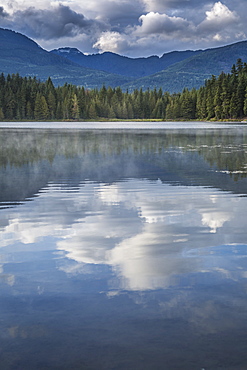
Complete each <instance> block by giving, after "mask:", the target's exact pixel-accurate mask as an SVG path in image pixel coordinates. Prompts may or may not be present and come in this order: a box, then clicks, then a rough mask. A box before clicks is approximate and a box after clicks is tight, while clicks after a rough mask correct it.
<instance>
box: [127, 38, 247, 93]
mask: <svg viewBox="0 0 247 370" xmlns="http://www.w3.org/2000/svg"><path fill="white" fill-rule="evenodd" d="M238 58H241V59H242V61H243V62H247V41H241V42H237V43H235V44H231V45H227V46H223V47H220V48H215V49H208V50H205V51H202V52H201V53H199V54H197V55H194V56H192V57H189V58H187V59H185V60H183V61H181V62H178V63H175V64H173V65H171V66H169V67H168V68H166V69H165V70H163V71H160V72H158V73H156V74H153V75H151V76H147V77H144V78H141V79H138V80H136V81H131V82H130V83H128V84H126V85H125V86H124V87H125V88H128V89H130V90H133V89H140V88H143V89H144V90H146V89H147V88H150V89H153V88H155V87H156V88H160V87H161V88H162V89H163V90H164V91H169V92H179V91H182V90H183V89H184V88H185V87H186V88H188V89H191V88H193V87H195V88H199V87H200V86H202V85H203V84H204V82H205V80H206V79H208V78H210V77H211V76H212V75H215V76H217V75H219V74H220V73H221V72H222V71H223V72H226V73H228V72H230V71H231V68H232V65H233V64H234V63H236V61H237V59H238Z"/></svg>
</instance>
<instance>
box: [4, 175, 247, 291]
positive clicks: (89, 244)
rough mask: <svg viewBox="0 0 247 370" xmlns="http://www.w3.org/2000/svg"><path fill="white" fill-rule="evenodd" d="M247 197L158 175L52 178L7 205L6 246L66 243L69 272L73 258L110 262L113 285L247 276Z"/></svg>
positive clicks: (153, 285) (143, 286) (60, 247)
mask: <svg viewBox="0 0 247 370" xmlns="http://www.w3.org/2000/svg"><path fill="white" fill-rule="evenodd" d="M246 202H247V198H246V197H239V196H234V195H233V194H231V193H229V192H222V191H219V190H216V189H212V188H204V187H196V186H193V187H189V186H172V185H169V184H165V183H162V182H161V181H160V180H157V181H149V180H144V179H140V180H137V179H129V180H126V181H121V182H118V183H114V184H104V183H100V184H98V183H92V182H88V183H87V182H85V183H83V184H81V185H80V186H78V187H77V188H76V189H75V188H73V187H72V188H71V189H70V188H65V189H64V188H63V187H62V186H61V185H59V184H53V183H50V184H48V186H47V187H46V188H44V189H42V191H40V193H39V196H38V197H36V198H34V199H33V200H32V201H30V202H26V203H25V204H22V205H19V206H18V207H14V208H11V209H5V210H2V212H1V225H3V226H1V239H0V240H1V247H2V248H4V250H6V247H11V251H12V253H13V250H14V249H13V248H14V247H13V246H14V245H17V247H16V250H18V252H19V253H20V252H21V251H22V250H23V251H26V250H27V249H28V250H30V249H32V250H33V251H37V250H39V249H40V248H41V250H47V249H48V250H51V251H63V252H64V256H65V257H66V258H67V261H68V267H67V266H66V264H65V265H64V266H63V270H64V271H68V272H70V260H73V261H75V262H76V263H77V268H75V266H74V267H73V269H74V271H75V270H80V268H81V265H83V264H92V265H100V264H106V265H109V266H111V268H112V269H113V270H114V272H115V273H116V275H117V277H118V279H119V283H118V284H117V286H115V287H114V288H115V289H125V290H148V289H158V288H167V287H169V286H170V285H171V284H176V279H177V277H178V276H180V275H184V274H191V273H199V272H202V273H205V272H214V273H217V275H218V277H217V278H225V277H226V276H227V277H228V278H231V274H232V269H233V268H234V269H235V270H238V275H239V277H241V276H242V277H245V275H246V271H245V269H242V266H241V260H239V259H238V258H235V257H236V256H237V257H239V252H238V246H241V245H243V244H245V243H246V240H247V239H246V236H247V235H246V230H245V225H246V209H247V203H246ZM47 240H49V243H47ZM220 247H221V248H222V251H223V252H222V256H221V254H220V253H219V251H220ZM226 250H228V253H226V252H225V251H226ZM240 250H241V248H240ZM225 253H226V254H225ZM216 260H217V262H216ZM6 262H8V261H6ZM233 275H234V278H235V275H236V273H234V274H233ZM174 281H175V282H174ZM115 284H116V283H115ZM109 288H112V287H111V284H110V283H109Z"/></svg>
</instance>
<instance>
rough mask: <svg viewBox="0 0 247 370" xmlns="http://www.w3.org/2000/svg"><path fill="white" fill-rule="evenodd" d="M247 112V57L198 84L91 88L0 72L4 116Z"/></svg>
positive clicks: (209, 116) (234, 115) (187, 116)
mask: <svg viewBox="0 0 247 370" xmlns="http://www.w3.org/2000/svg"><path fill="white" fill-rule="evenodd" d="M245 116H247V63H243V62H242V60H241V59H238V60H237V62H236V64H234V65H233V66H232V70H231V73H224V72H222V73H221V74H220V75H219V76H218V77H216V76H212V77H211V78H210V79H208V80H207V81H206V82H205V85H204V86H202V87H200V88H199V89H198V90H196V89H192V90H188V89H184V90H183V91H182V92H181V93H174V94H171V93H168V92H163V91H162V90H161V89H154V90H146V91H143V90H142V89H140V90H134V91H132V92H129V91H123V90H122V89H121V88H119V87H117V88H111V87H107V88H106V87H105V86H103V87H102V88H101V89H93V90H87V89H86V88H84V87H81V86H76V85H71V84H65V85H63V86H58V87H55V86H54V85H53V83H52V80H51V79H50V78H48V80H47V81H45V82H41V81H39V80H38V79H36V78H35V77H21V76H20V75H19V74H13V75H7V76H5V75H4V74H1V75H0V120H1V121H9V120H10V121H11V120H18V121H24V120H30V121H47V120H54V121H55V120H58V121H59V120H99V119H110V120H111V119H129V120H132V119H161V120H193V119H198V120H228V119H229V120H231V119H241V118H243V117H245Z"/></svg>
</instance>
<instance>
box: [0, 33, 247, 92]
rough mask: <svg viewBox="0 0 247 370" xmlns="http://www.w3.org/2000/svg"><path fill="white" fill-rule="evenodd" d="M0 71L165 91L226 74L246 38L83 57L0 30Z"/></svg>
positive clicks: (241, 54)
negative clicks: (134, 54)
mask: <svg viewBox="0 0 247 370" xmlns="http://www.w3.org/2000/svg"><path fill="white" fill-rule="evenodd" d="M0 51H1V53H0V73H1V72H3V73H4V74H8V73H10V74H12V73H17V72H18V73H19V74H20V75H21V76H32V77H33V76H37V78H39V79H40V80H46V79H47V78H48V77H51V79H52V81H53V83H54V84H55V85H63V84H64V83H66V82H67V83H71V84H75V85H82V86H84V87H86V88H88V89H92V88H101V87H102V85H105V86H106V87H107V86H111V87H116V86H120V87H121V88H122V89H123V90H126V89H128V90H129V91H133V90H134V89H140V88H142V89H143V90H146V89H148V88H150V89H153V88H155V87H156V88H157V89H159V88H160V87H161V88H162V89H163V91H169V92H170V93H173V92H179V91H182V90H183V89H184V88H185V87H186V88H188V89H191V88H193V87H195V88H198V87H200V86H201V85H203V84H204V82H205V79H207V78H210V77H211V76H212V75H216V76H217V75H219V74H220V73H221V72H222V71H224V72H230V70H231V67H232V65H233V64H234V63H236V60H237V59H238V58H241V59H242V60H243V61H244V62H247V41H242V42H238V43H235V44H231V45H227V46H224V47H220V48H214V49H207V50H196V51H191V50H187V51H173V52H170V53H166V54H164V55H163V56H162V57H158V56H151V57H148V58H128V57H125V56H121V55H118V54H114V53H110V52H107V53H103V54H92V55H85V54H83V53H82V52H81V51H79V50H78V49H75V48H68V47H66V48H60V49H55V50H52V51H51V52H48V51H46V50H44V49H42V48H41V47H40V46H39V45H38V44H37V43H36V42H34V41H33V40H31V39H29V38H28V37H26V36H24V35H22V34H20V33H17V32H14V31H11V30H6V29H3V28H0Z"/></svg>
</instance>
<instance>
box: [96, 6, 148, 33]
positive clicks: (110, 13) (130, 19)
mask: <svg viewBox="0 0 247 370" xmlns="http://www.w3.org/2000/svg"><path fill="white" fill-rule="evenodd" d="M143 12H144V6H143V5H142V4H141V3H140V2H139V1H131V0H130V1H124V2H117V1H107V0H106V1H102V2H100V4H98V7H97V13H98V14H100V16H99V17H100V18H101V19H104V20H105V21H107V22H108V23H109V25H110V27H111V29H112V30H117V31H120V30H122V29H124V28H125V27H127V26H133V25H136V24H138V19H139V17H140V16H141V15H142V14H143Z"/></svg>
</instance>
